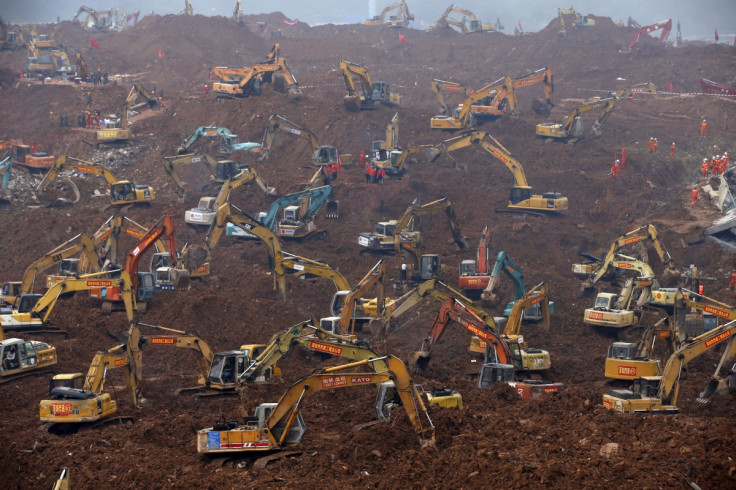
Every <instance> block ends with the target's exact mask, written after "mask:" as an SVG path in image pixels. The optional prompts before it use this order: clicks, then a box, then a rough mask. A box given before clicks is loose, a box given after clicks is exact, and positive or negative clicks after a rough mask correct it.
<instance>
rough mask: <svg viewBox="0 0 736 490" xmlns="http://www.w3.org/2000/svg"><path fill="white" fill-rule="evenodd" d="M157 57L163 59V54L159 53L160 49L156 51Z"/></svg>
mask: <svg viewBox="0 0 736 490" xmlns="http://www.w3.org/2000/svg"><path fill="white" fill-rule="evenodd" d="M158 57H159V58H163V57H164V54H163V53H162V52H161V50H160V49H159V50H158Z"/></svg>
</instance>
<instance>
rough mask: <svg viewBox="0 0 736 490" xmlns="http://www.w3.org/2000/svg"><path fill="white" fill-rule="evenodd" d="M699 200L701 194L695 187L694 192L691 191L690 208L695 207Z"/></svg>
mask: <svg viewBox="0 0 736 490" xmlns="http://www.w3.org/2000/svg"><path fill="white" fill-rule="evenodd" d="M698 199H700V192H699V191H698V188H697V187H693V190H692V191H690V206H695V203H696V202H698Z"/></svg>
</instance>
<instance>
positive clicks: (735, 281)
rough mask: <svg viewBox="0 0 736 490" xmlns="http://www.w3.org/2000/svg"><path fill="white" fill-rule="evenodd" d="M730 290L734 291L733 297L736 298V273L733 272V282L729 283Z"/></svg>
mask: <svg viewBox="0 0 736 490" xmlns="http://www.w3.org/2000/svg"><path fill="white" fill-rule="evenodd" d="M728 289H733V296H734V297H735V298H736V271H733V272H731V282H729V283H728Z"/></svg>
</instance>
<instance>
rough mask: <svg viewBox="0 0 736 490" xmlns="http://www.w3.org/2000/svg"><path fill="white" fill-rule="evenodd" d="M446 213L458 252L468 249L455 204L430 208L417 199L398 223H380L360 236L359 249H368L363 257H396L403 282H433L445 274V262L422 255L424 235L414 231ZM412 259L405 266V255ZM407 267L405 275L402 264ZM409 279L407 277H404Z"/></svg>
mask: <svg viewBox="0 0 736 490" xmlns="http://www.w3.org/2000/svg"><path fill="white" fill-rule="evenodd" d="M440 213H445V214H446V215H447V218H448V220H449V222H450V230H451V231H452V237H453V240H454V241H455V243H456V244H457V246H458V248H460V249H461V250H462V249H464V248H467V246H468V241H467V239H466V238H465V237H464V236H462V233H461V231H460V225H459V224H458V222H457V217H456V215H455V209H454V207H453V205H452V202H451V201H450V200H448V199H447V198H442V199H438V200H436V201H432V202H430V203H426V204H419V200H418V199H415V200H414V201H413V202H412V203H411V205H410V206H409V207H408V208H407V209H406V211H404V214H403V215H402V216H401V217H400V218H399V219H398V220H390V221H380V222H378V223H376V225H375V226H374V227H373V231H372V232H370V233H367V232H363V233H359V234H358V245H360V246H361V247H364V249H363V250H361V255H364V254H369V255H394V256H395V257H396V266H397V269H398V270H399V272H400V273H401V274H402V279H401V280H402V281H416V280H418V279H420V278H421V279H431V278H433V277H436V276H438V275H441V274H442V267H441V260H440V257H439V255H436V254H429V255H421V254H420V252H419V247H420V246H421V242H422V234H421V232H420V231H419V230H414V223H415V220H418V219H419V218H421V217H422V216H432V215H435V214H440ZM405 254H406V256H407V257H408V260H407V262H404V258H403V257H404V255H405ZM404 263H405V264H406V266H407V267H406V268H405V269H404V272H405V274H404V272H402V264H404ZM404 275H405V276H406V277H403V276H404Z"/></svg>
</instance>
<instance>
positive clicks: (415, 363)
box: [409, 350, 430, 374]
mask: <svg viewBox="0 0 736 490" xmlns="http://www.w3.org/2000/svg"><path fill="white" fill-rule="evenodd" d="M429 359H430V354H429V352H426V351H421V350H420V351H417V352H415V353H413V354H412V355H411V357H409V367H410V368H411V370H412V372H413V373H415V374H420V373H421V372H422V371H423V370H424V368H425V367H427V364H429Z"/></svg>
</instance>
